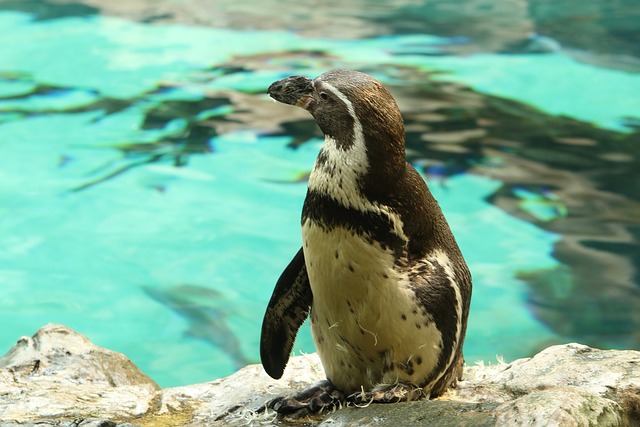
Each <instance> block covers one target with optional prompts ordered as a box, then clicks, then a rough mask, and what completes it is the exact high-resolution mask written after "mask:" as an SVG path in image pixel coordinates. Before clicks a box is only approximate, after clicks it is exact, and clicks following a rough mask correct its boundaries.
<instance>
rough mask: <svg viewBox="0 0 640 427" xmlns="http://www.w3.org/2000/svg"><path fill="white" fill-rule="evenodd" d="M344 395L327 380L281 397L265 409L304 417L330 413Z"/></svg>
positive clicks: (339, 403)
mask: <svg viewBox="0 0 640 427" xmlns="http://www.w3.org/2000/svg"><path fill="white" fill-rule="evenodd" d="M344 398H345V397H344V394H343V393H342V392H341V391H339V390H337V389H336V387H335V386H334V385H333V383H331V381H329V380H324V381H320V382H319V383H317V384H314V385H312V386H311V387H307V388H305V389H304V390H301V391H300V392H299V393H297V394H295V395H293V396H283V397H278V398H275V399H273V400H272V401H270V402H268V403H267V405H266V407H267V408H270V409H273V410H274V411H276V412H277V413H278V414H281V415H294V416H298V417H300V416H304V415H308V414H312V413H321V412H325V411H331V410H333V409H335V408H337V407H339V406H340V405H341V404H342V402H343V401H344Z"/></svg>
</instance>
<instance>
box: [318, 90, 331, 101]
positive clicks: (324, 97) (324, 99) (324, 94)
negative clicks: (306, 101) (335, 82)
mask: <svg viewBox="0 0 640 427" xmlns="http://www.w3.org/2000/svg"><path fill="white" fill-rule="evenodd" d="M320 98H322V100H323V101H326V100H328V99H329V95H327V92H320Z"/></svg>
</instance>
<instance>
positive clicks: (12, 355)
mask: <svg viewBox="0 0 640 427" xmlns="http://www.w3.org/2000/svg"><path fill="white" fill-rule="evenodd" d="M322 378H323V371H322V366H321V364H320V361H319V359H318V357H317V355H315V354H310V355H305V356H300V357H293V358H292V359H291V361H290V362H289V365H288V366H287V369H286V371H285V375H284V377H283V378H282V379H281V380H278V381H275V380H273V379H271V378H269V377H268V376H267V375H266V374H265V373H264V371H263V370H262V367H261V366H259V365H251V366H247V367H245V368H243V369H241V370H239V371H238V372H236V373H235V374H233V375H230V376H229V377H226V378H222V379H219V380H216V381H211V382H208V383H203V384H195V385H190V386H184V387H174V388H166V389H160V388H159V387H158V386H157V385H156V384H155V383H154V382H153V381H152V380H151V379H150V378H148V377H147V376H146V375H144V374H143V373H142V372H140V370H138V368H136V367H135V366H134V365H133V363H131V361H130V360H129V359H127V358H126V357H125V356H123V355H121V354H119V353H115V352H112V351H110V350H106V349H102V348H99V347H96V346H95V345H93V344H92V343H91V342H90V341H89V340H88V339H87V338H86V337H84V336H83V335H81V334H79V333H77V332H75V331H73V330H71V329H69V328H67V327H65V326H61V325H47V326H45V327H43V328H42V329H40V330H39V331H38V332H37V333H36V335H34V336H33V338H27V337H23V338H20V339H19V340H18V342H17V343H16V345H15V346H13V348H11V350H9V352H8V353H7V354H6V355H5V356H3V357H2V358H0V424H1V425H2V426H10V427H14V426H36V425H37V426H56V427H133V426H155V425H171V426H189V427H191V426H194V427H195V426H226V425H270V424H273V423H274V421H275V420H276V418H275V414H274V413H273V412H271V411H260V408H262V407H263V406H264V404H265V403H266V402H268V401H269V400H270V399H272V398H273V397H275V396H279V395H282V394H287V393H291V392H293V391H295V390H297V389H300V388H303V387H305V386H307V385H309V384H311V383H314V382H316V381H319V380H320V379H322ZM278 424H279V425H282V426H294V425H296V426H299V425H301V424H305V425H310V426H314V425H315V426H324V427H328V426H332V427H336V426H363V425H371V426H403V425H407V426H410V425H426V426H429V425H437V426H442V427H447V426H452V427H453V426H455V427H459V426H461V427H464V426H470V427H471V426H473V427H476V426H480V427H483V426H518V425H526V426H636V425H640V352H638V351H631V350H627V351H618V350H597V349H594V348H590V347H587V346H584V345H580V344H566V345H559V346H553V347H549V348H547V349H546V350H544V351H542V352H540V353H539V354H537V355H536V356H534V357H532V358H529V359H519V360H516V361H514V362H512V363H509V364H507V363H498V364H496V365H491V366H483V365H477V366H471V367H466V368H465V373H464V380H463V381H461V382H460V384H459V387H458V388H457V389H455V390H452V391H450V392H448V393H446V394H445V395H444V396H442V397H440V398H438V399H436V400H431V401H419V402H409V403H398V404H392V405H369V406H366V407H346V408H342V409H340V410H338V411H335V412H333V413H330V414H324V415H320V416H317V417H305V418H303V419H301V420H300V419H299V420H295V419H280V420H278Z"/></svg>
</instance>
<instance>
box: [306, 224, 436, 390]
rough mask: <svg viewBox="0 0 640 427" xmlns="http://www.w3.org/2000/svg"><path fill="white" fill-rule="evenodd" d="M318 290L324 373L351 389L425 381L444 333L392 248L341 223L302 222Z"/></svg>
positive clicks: (315, 312)
mask: <svg viewBox="0 0 640 427" xmlns="http://www.w3.org/2000/svg"><path fill="white" fill-rule="evenodd" d="M303 247H304V254H305V261H306V266H307V272H308V275H309V282H310V285H311V289H312V292H313V305H312V308H311V331H312V335H313V339H314V342H315V345H316V348H317V350H318V354H319V356H320V359H321V361H322V364H323V366H324V369H325V372H326V374H327V378H328V379H329V380H331V381H332V382H333V383H334V384H335V385H336V387H337V388H338V389H340V390H342V391H343V392H345V393H347V394H350V393H354V392H358V391H360V390H361V389H364V390H365V391H366V390H371V389H372V388H373V387H375V386H376V385H378V384H395V383H408V384H412V385H416V386H419V387H421V386H423V385H424V384H425V383H426V382H427V381H428V379H429V378H430V374H431V373H432V371H433V370H434V369H435V367H436V365H437V364H438V358H439V355H440V352H441V347H442V335H441V333H440V331H439V330H438V329H437V328H436V325H435V322H434V321H433V319H432V318H431V316H430V315H429V314H428V313H427V311H426V310H425V309H424V307H423V306H421V305H420V304H419V302H418V301H417V299H416V296H415V292H414V291H413V290H412V289H411V288H410V287H409V283H408V280H407V277H406V274H405V273H403V272H401V271H398V269H397V268H396V266H395V263H394V255H393V253H392V252H391V251H390V250H388V249H385V248H383V247H382V246H381V245H380V244H379V243H378V242H376V241H374V240H372V239H370V238H368V237H367V236H363V235H359V234H356V233H354V232H353V231H351V230H347V229H346V228H342V227H334V228H326V227H322V226H320V225H318V224H316V223H314V222H313V221H306V222H305V223H304V224H303Z"/></svg>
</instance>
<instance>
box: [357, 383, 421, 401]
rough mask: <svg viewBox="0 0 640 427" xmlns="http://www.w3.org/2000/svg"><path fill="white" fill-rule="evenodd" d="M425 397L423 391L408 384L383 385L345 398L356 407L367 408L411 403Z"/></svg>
mask: <svg viewBox="0 0 640 427" xmlns="http://www.w3.org/2000/svg"><path fill="white" fill-rule="evenodd" d="M424 397H426V394H425V392H424V390H422V388H420V387H416V386H415V385H410V384H385V385H379V386H377V387H375V388H374V389H373V390H371V391H364V390H363V391H361V392H359V393H353V394H352V395H350V396H349V397H347V401H348V402H349V403H353V404H354V405H356V406H368V405H369V404H371V403H397V402H411V401H414V400H420V399H422V398H424Z"/></svg>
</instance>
